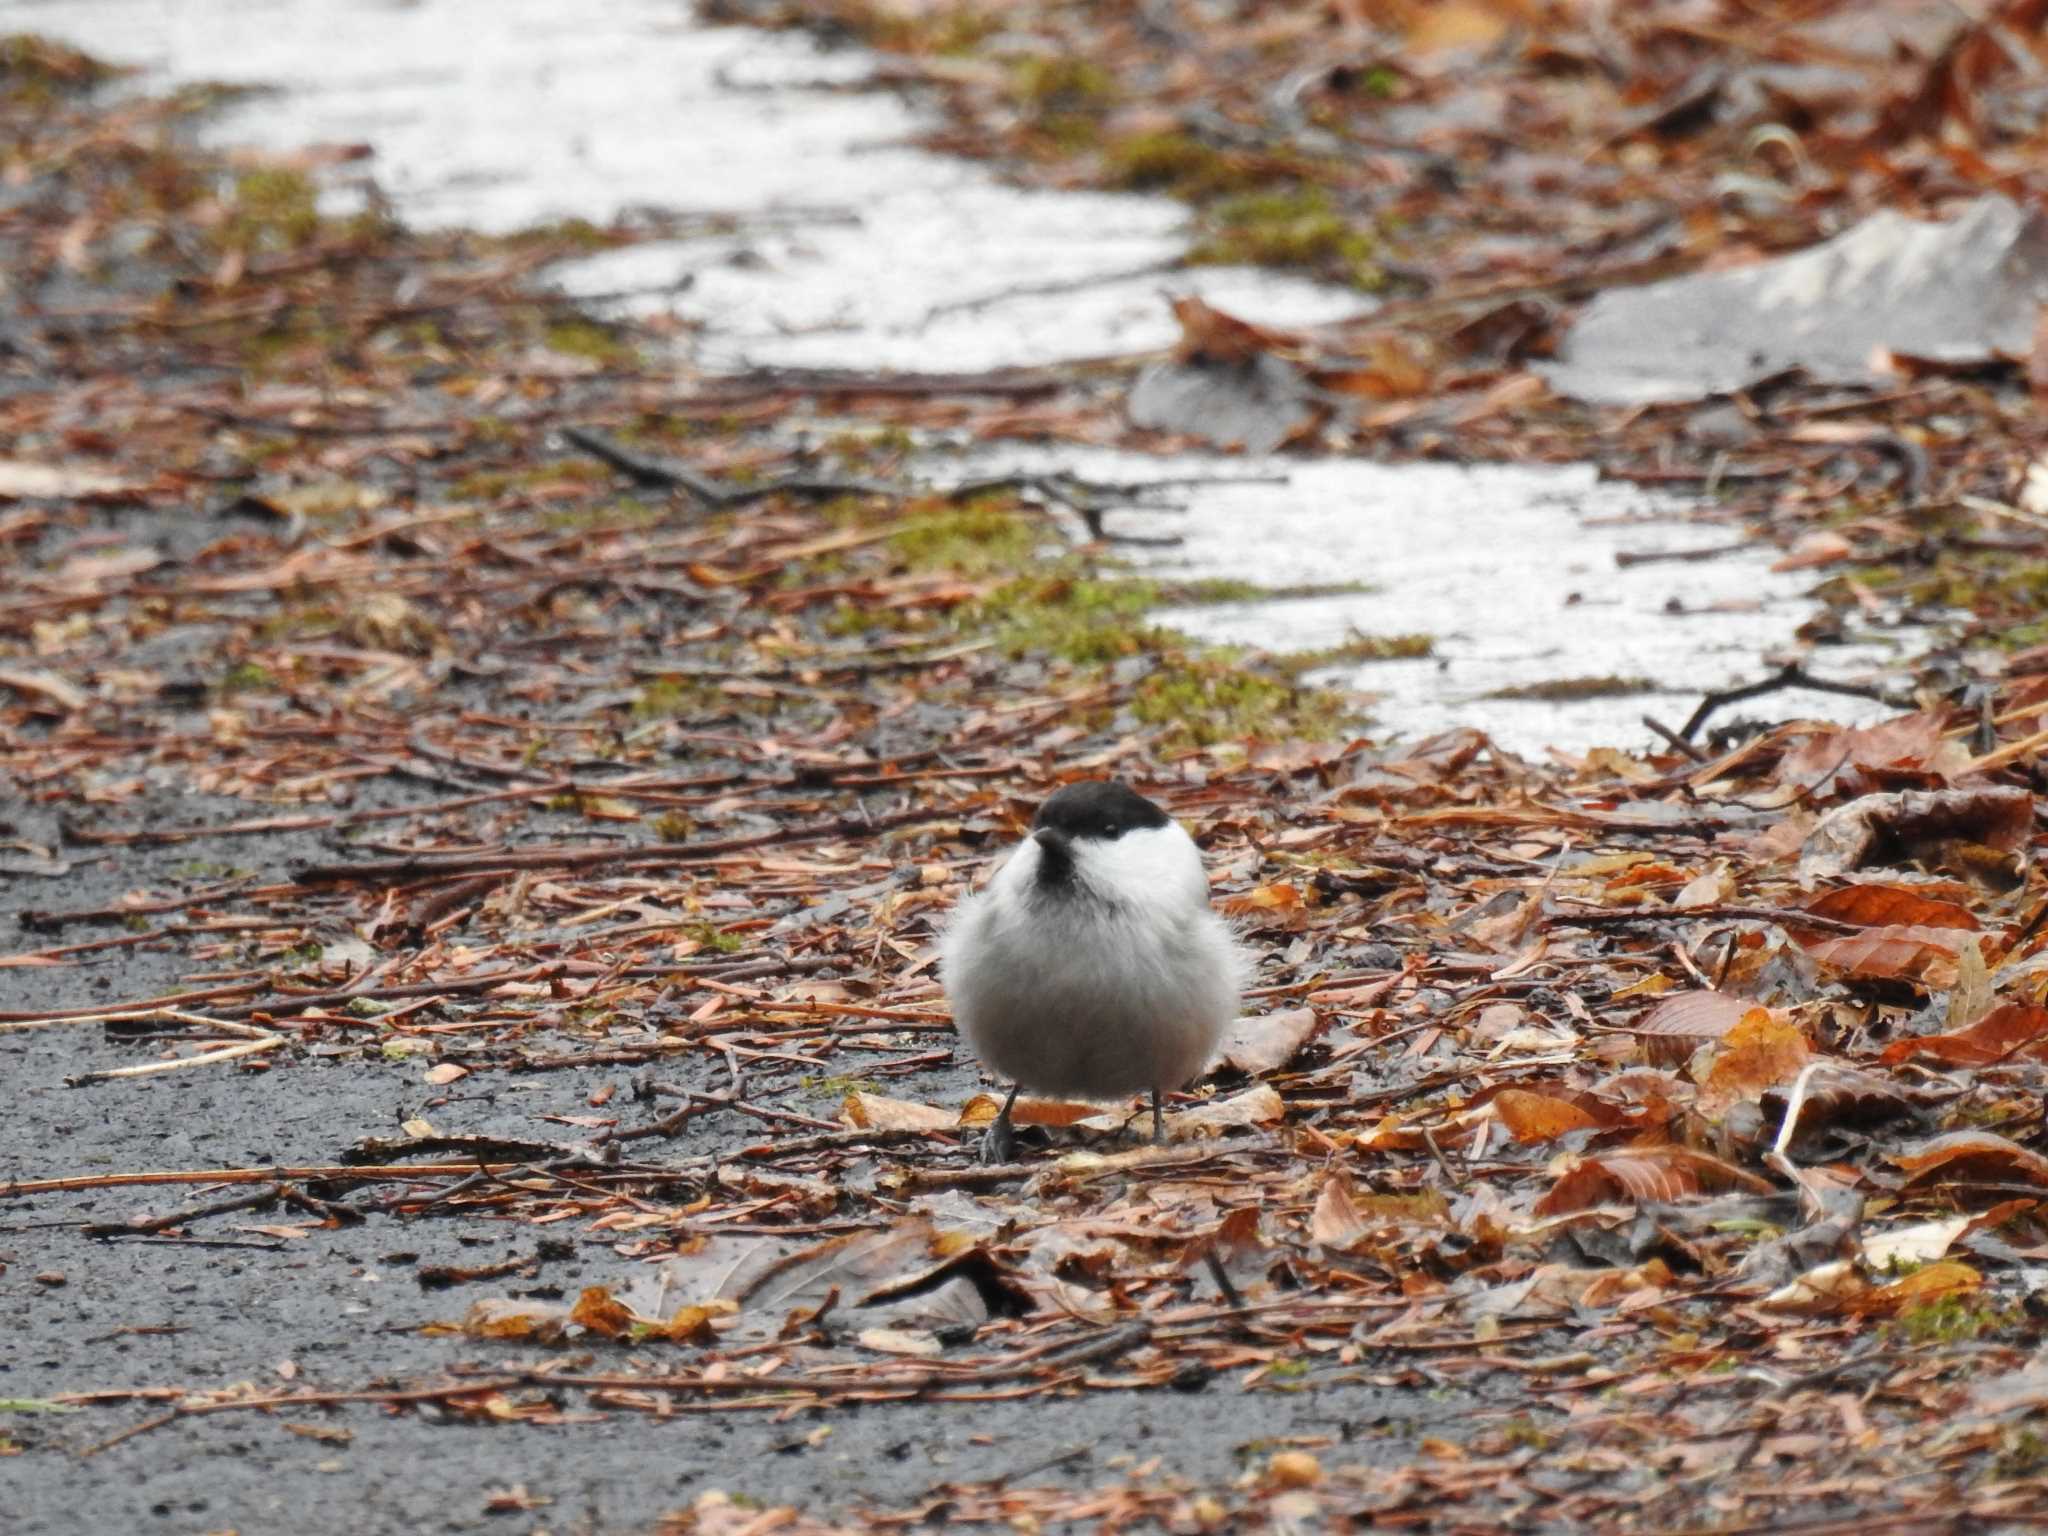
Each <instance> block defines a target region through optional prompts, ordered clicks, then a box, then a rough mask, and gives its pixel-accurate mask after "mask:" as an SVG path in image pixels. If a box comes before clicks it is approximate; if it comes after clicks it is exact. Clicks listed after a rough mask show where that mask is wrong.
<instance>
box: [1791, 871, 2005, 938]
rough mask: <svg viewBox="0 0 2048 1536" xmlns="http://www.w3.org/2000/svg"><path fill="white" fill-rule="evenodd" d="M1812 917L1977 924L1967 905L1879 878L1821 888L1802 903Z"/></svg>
mask: <svg viewBox="0 0 2048 1536" xmlns="http://www.w3.org/2000/svg"><path fill="white" fill-rule="evenodd" d="M1805 910H1806V911H1808V912H1811V913H1813V914H1814V916H1816V917H1831V918H1833V919H1835V920H1836V921H1837V922H1842V923H1855V924H1856V925H1857V926H1858V927H1861V928H1890V927H1918V928H1971V929H1976V928H1981V927H1982V926H1983V925H1982V924H1981V923H1979V922H1978V921H1977V919H1976V918H1975V917H1974V916H1973V915H1972V914H1971V912H1970V909H1969V908H1968V907H1965V906H1961V905H1959V904H1958V903H1956V902H1953V901H1938V900H1936V899H1935V898H1934V897H1932V896H1928V895H1925V894H1924V893H1922V892H1920V891H1917V890H1915V889H1914V888H1913V887H1912V886H1910V885H1892V884H1888V883H1886V882H1883V881H1876V880H1872V881H1866V882H1858V883H1857V884H1854V885H1842V886H1837V887H1835V889H1833V890H1831V891H1823V892H1821V893H1820V895H1818V896H1816V897H1814V898H1813V899H1812V900H1811V901H1809V902H1807V903H1806V905H1805Z"/></svg>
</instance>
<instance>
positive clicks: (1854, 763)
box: [1776, 712, 1970, 794]
mask: <svg viewBox="0 0 2048 1536" xmlns="http://www.w3.org/2000/svg"><path fill="white" fill-rule="evenodd" d="M1944 724H1945V722H1944V721H1943V719H1942V717H1941V716H1939V715H1934V714H1927V713H1924V712H1923V713H1920V714H1914V715H1901V716H1899V717H1898V718H1897V719H1895V720H1885V721H1881V722H1879V723H1878V724H1876V725H1864V726H1856V727H1853V728H1851V727H1844V728H1841V729H1837V730H1830V731H1822V732H1819V733H1817V734H1815V735H1812V736H1809V737H1807V738H1806V740H1804V741H1802V742H1801V743H1800V744H1799V745H1798V746H1796V747H1794V748H1793V749H1792V750H1791V751H1789V752H1787V753H1786V754H1785V755H1784V757H1783V758H1781V759H1780V760H1779V762H1778V770H1777V775H1776V777H1777V780H1778V782H1779V783H1781V784H1797V785H1799V786H1800V787H1801V788H1803V789H1810V790H1813V791H1814V792H1815V793H1817V794H1818V793H1822V792H1824V791H1825V790H1826V789H1827V787H1828V786H1829V785H1831V784H1832V783H1833V781H1834V780H1835V779H1836V777H1837V776H1838V775H1840V774H1842V773H1843V772H1844V771H1845V770H1852V769H1853V770H1861V771H1862V772H1863V773H1866V774H1890V775H1892V776H1893V782H1897V777H1898V776H1899V775H1902V774H1910V775H1914V776H1920V777H1937V778H1942V779H1952V778H1954V777H1955V776H1956V775H1957V774H1958V773H1959V772H1961V770H1962V769H1963V767H1964V765H1965V764H1967V763H1968V762H1969V760H1970V754H1969V752H1968V751H1967V750H1966V749H1965V748H1964V747H1963V746H1962V744H1961V743H1960V742H1955V741H1950V740H1949V739H1948V737H1947V736H1946V735H1945V734H1944ZM1866 782H1867V781H1866Z"/></svg>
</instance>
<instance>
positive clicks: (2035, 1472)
mask: <svg viewBox="0 0 2048 1536" xmlns="http://www.w3.org/2000/svg"><path fill="white" fill-rule="evenodd" d="M2043 1472H2048V1436H2043V1435H2042V1433H2041V1432H2040V1431H2039V1430H2038V1429H2036V1428H2034V1427H2033V1426H2032V1425H2031V1424H2009V1425H2007V1426H2006V1427H2005V1428H2004V1429H2003V1430H2002V1431H2001V1432H2000V1434H1999V1441H1998V1456H1997V1458H1996V1459H1995V1460H1994V1461H1993V1462H1992V1475H1993V1476H1994V1477H1997V1478H2000V1479H2003V1480H2016V1479H2019V1478H2037V1477H2039V1476H2040V1475H2041V1474H2042V1473H2043Z"/></svg>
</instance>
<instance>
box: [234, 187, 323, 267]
mask: <svg viewBox="0 0 2048 1536" xmlns="http://www.w3.org/2000/svg"><path fill="white" fill-rule="evenodd" d="M318 204H319V192H318V189H317V188H315V187H314V185H313V180H312V178H311V177H309V176H308V175H307V174H306V173H305V172H304V171H300V170H295V169H293V168H292V167H290V166H285V165H266V166H259V167H257V168H256V169H254V170H248V171H244V172H242V174H241V175H240V176H238V177H236V178H235V193H234V202H233V211H232V213H231V214H230V216H229V219H228V222H227V227H226V229H225V231H224V232H223V236H222V238H223V239H224V241H225V242H226V243H227V244H228V245H230V246H233V247H235V248H237V249H240V250H244V251H249V252H252V253H267V254H273V255H274V254H277V253H279V252H285V251H296V250H299V249H300V248H302V247H304V246H306V245H310V244H311V243H312V242H313V240H314V239H315V238H316V237H317V236H318V235H319V233H320V211H319V206H318Z"/></svg>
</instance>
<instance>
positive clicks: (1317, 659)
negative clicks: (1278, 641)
mask: <svg viewBox="0 0 2048 1536" xmlns="http://www.w3.org/2000/svg"><path fill="white" fill-rule="evenodd" d="M1435 649H1436V641H1435V640H1434V639H1432V638H1431V637H1430V636H1428V635H1353V636H1352V637H1351V638H1350V639H1348V640H1345V641H1343V642H1342V643H1341V644H1338V645H1326V646H1323V647H1322V648H1320V649H1318V650H1313V651H1284V652H1282V653H1281V654H1280V655H1278V656H1275V657H1274V658H1273V665H1274V666H1276V667H1278V668H1280V669H1281V670H1282V671H1283V672H1286V673H1289V674H1290V675H1292V676H1296V677H1299V676H1300V675H1301V674H1302V673H1304V672H1314V671H1317V670H1319V669H1320V668H1323V667H1341V666H1351V665H1358V664H1362V663H1364V662H1368V661H1409V660H1413V659H1415V658H1417V657H1421V656H1428V655H1430V654H1431V653H1432V652H1433V651H1434V650H1435Z"/></svg>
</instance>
